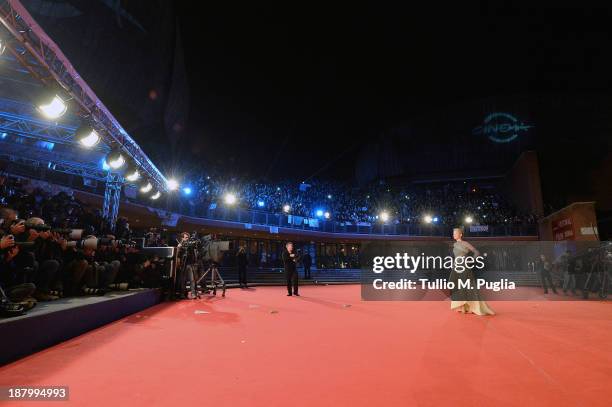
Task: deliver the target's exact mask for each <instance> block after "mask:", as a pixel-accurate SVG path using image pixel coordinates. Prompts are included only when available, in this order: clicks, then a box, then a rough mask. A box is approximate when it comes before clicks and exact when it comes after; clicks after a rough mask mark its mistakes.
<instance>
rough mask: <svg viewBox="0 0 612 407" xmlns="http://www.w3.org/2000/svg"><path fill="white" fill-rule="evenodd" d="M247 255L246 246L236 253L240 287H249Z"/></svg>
mask: <svg viewBox="0 0 612 407" xmlns="http://www.w3.org/2000/svg"><path fill="white" fill-rule="evenodd" d="M247 262H248V261H247V255H246V250H245V249H244V247H241V248H240V249H239V250H238V253H237V254H236V266H237V267H238V284H239V285H240V288H247Z"/></svg>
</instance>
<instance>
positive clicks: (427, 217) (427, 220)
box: [317, 211, 474, 224]
mask: <svg viewBox="0 0 612 407" xmlns="http://www.w3.org/2000/svg"><path fill="white" fill-rule="evenodd" d="M319 212H320V211H319ZM317 214H318V212H317ZM378 219H380V220H381V221H383V222H387V221H388V220H389V219H390V217H389V213H388V212H386V211H383V212H381V213H380V215H378ZM438 220H439V218H438V217H437V216H431V215H425V216H424V217H423V222H425V223H432V222H433V223H437V222H438ZM463 221H464V222H465V223H467V224H471V223H472V222H474V219H473V218H472V217H471V216H469V215H468V216H466V217H465V219H464V220H463Z"/></svg>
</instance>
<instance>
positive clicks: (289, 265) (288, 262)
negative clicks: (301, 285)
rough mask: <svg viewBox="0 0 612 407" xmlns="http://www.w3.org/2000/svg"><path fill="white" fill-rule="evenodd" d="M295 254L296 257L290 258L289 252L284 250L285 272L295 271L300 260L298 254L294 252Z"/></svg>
mask: <svg viewBox="0 0 612 407" xmlns="http://www.w3.org/2000/svg"><path fill="white" fill-rule="evenodd" d="M294 254H295V257H290V253H289V251H288V250H287V249H283V266H284V267H285V271H295V268H296V266H297V262H298V261H299V259H298V255H297V253H295V252H294Z"/></svg>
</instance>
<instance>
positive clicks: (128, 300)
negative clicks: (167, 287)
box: [0, 289, 161, 365]
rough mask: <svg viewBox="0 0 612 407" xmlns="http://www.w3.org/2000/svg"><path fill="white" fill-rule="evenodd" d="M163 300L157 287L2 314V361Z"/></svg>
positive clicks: (60, 302) (4, 361)
mask: <svg viewBox="0 0 612 407" xmlns="http://www.w3.org/2000/svg"><path fill="white" fill-rule="evenodd" d="M160 300H161V292H160V291H159V290H156V289H140V290H130V291H124V292H113V293H110V294H107V295H106V296H103V297H79V298H65V299H60V300H57V301H50V302H42V303H40V302H39V303H38V304H37V305H36V307H34V308H33V309H32V310H30V311H29V312H28V313H27V314H26V315H22V316H19V317H14V318H0V342H1V343H2V346H1V347H0V365H3V364H6V363H8V362H11V361H14V360H16V359H19V358H21V357H24V356H27V355H29V354H31V353H34V352H37V351H39V350H42V349H44V348H47V347H49V346H52V345H55V344H57V343H59V342H62V341H65V340H67V339H70V338H73V337H75V336H78V335H81V334H83V333H85V332H87V331H90V330H92V329H95V328H98V327H100V326H102V325H105V324H108V323H110V322H113V321H116V320H118V319H120V318H123V317H125V316H127V315H130V314H133V313H135V312H138V311H141V310H143V309H145V308H148V307H151V306H153V305H155V304H157V303H159V302H160Z"/></svg>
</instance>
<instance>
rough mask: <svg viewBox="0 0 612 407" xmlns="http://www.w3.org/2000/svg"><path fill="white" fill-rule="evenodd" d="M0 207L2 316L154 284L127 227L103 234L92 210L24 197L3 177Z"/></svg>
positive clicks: (150, 264) (150, 261) (153, 263)
mask: <svg viewBox="0 0 612 407" xmlns="http://www.w3.org/2000/svg"><path fill="white" fill-rule="evenodd" d="M0 203H1V207H0V288H1V292H0V296H1V301H2V304H1V309H0V313H1V314H2V315H4V316H11V315H19V314H22V313H24V312H26V311H28V310H29V309H31V308H33V307H34V306H36V304H37V302H39V301H53V300H56V299H58V298H61V297H72V296H84V295H105V294H106V293H108V292H109V291H113V290H127V289H129V288H137V287H159V286H160V285H161V284H162V277H163V276H162V275H163V270H162V269H161V268H162V266H161V264H160V263H159V262H158V261H157V259H155V258H154V257H151V256H145V255H143V254H142V253H140V251H139V249H138V247H137V246H136V245H135V244H134V243H133V241H132V240H131V239H132V238H134V236H133V234H132V231H131V230H130V225H129V222H128V221H127V219H125V218H120V219H119V220H118V222H117V224H116V225H115V233H113V234H111V233H110V230H108V227H107V226H105V225H104V222H103V221H102V218H101V216H100V211H99V210H97V209H93V208H91V207H88V206H87V205H84V204H82V203H81V202H79V201H78V200H76V199H75V198H74V197H72V196H69V195H68V194H66V193H64V192H60V193H58V194H56V195H51V194H49V193H47V192H45V191H42V190H40V189H37V190H32V191H30V192H28V191H26V189H24V188H23V186H22V185H21V181H20V180H19V179H15V178H9V177H6V176H2V177H0ZM157 243H159V244H163V242H157Z"/></svg>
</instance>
